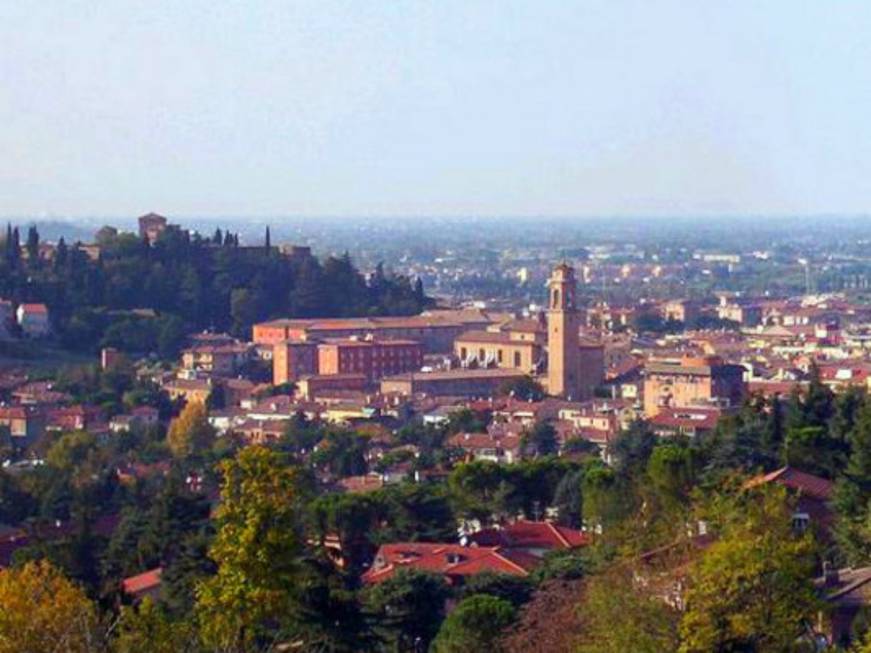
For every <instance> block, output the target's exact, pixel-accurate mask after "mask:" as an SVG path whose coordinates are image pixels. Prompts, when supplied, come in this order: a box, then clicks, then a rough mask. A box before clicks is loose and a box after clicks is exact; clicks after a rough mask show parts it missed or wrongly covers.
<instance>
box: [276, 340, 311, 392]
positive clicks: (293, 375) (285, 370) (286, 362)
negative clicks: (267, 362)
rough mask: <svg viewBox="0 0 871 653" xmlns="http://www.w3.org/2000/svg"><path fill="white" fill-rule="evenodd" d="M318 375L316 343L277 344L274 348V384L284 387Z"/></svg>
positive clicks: (287, 342) (286, 342) (287, 341)
mask: <svg viewBox="0 0 871 653" xmlns="http://www.w3.org/2000/svg"><path fill="white" fill-rule="evenodd" d="M317 373H318V346H317V343H314V342H291V341H289V340H284V341H282V342H277V343H275V345H274V346H273V348H272V383H273V384H274V385H282V384H284V383H290V382H292V381H294V380H296V379H299V378H300V377H302V376H306V375H309V374H317Z"/></svg>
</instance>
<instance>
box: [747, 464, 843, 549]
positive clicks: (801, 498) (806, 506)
mask: <svg viewBox="0 0 871 653" xmlns="http://www.w3.org/2000/svg"><path fill="white" fill-rule="evenodd" d="M768 483H776V484H777V485H780V486H783V487H785V488H786V489H787V490H788V491H789V492H790V494H793V495H795V496H796V497H797V503H796V506H795V512H794V514H793V516H792V520H793V526H794V527H795V528H796V529H799V530H804V529H806V528H808V527H809V526H811V525H812V524H815V525H817V526H818V527H819V528H820V529H821V530H822V535H823V536H827V534H828V531H829V529H830V528H831V525H832V521H833V520H834V515H833V513H832V509H831V508H830V506H829V503H830V502H831V500H832V495H833V492H834V483H832V481H830V480H828V479H825V478H822V477H820V476H814V475H813V474H808V473H807V472H803V471H801V470H798V469H795V468H794V467H790V466H789V465H787V466H786V467H781V468H780V469H776V470H774V471H773V472H770V473H768V474H762V475H760V476H756V477H754V478H751V479H750V480H749V481H747V482H746V483H745V484H744V488H745V489H752V488H754V487H759V486H761V485H766V484H768Z"/></svg>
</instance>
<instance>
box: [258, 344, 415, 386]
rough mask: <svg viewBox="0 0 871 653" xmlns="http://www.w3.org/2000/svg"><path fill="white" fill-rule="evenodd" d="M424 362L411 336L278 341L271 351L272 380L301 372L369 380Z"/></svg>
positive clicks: (290, 378)
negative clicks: (357, 376) (379, 338)
mask: <svg viewBox="0 0 871 653" xmlns="http://www.w3.org/2000/svg"><path fill="white" fill-rule="evenodd" d="M422 365H423V347H422V345H421V344H420V343H419V342H416V341H414V340H375V339H371V338H367V339H364V340H361V339H358V338H331V339H328V340H325V341H324V342H294V341H284V342H280V343H277V344H276V345H275V346H274V347H273V352H272V382H273V383H274V384H275V385H281V384H283V383H289V382H292V381H296V380H297V379H300V378H301V377H303V376H310V375H319V376H337V375H355V374H362V375H363V376H364V377H365V378H366V379H367V380H368V381H378V380H380V379H381V378H383V377H385V376H391V375H393V374H401V373H402V372H415V371H417V370H419V369H420V368H421V366H422Z"/></svg>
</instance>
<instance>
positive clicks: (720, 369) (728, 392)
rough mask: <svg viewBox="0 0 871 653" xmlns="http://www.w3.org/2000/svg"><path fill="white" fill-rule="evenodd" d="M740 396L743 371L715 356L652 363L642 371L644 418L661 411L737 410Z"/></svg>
mask: <svg viewBox="0 0 871 653" xmlns="http://www.w3.org/2000/svg"><path fill="white" fill-rule="evenodd" d="M744 395H745V385H744V368H743V367H741V366H740V365H727V364H724V363H723V360H722V359H721V358H720V357H719V356H705V357H702V358H690V357H685V358H681V359H677V360H661V361H653V362H650V363H648V364H647V366H646V368H645V377H644V414H645V416H647V417H654V416H655V415H657V414H658V413H659V412H660V410H661V409H662V408H664V407H670V408H690V407H693V406H696V407H698V406H705V405H708V406H710V405H712V404H715V405H724V406H738V405H740V404H741V402H742V401H743V399H744Z"/></svg>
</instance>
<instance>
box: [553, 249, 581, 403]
mask: <svg viewBox="0 0 871 653" xmlns="http://www.w3.org/2000/svg"><path fill="white" fill-rule="evenodd" d="M547 287H548V296H549V300H548V307H549V308H548V315H547V391H548V392H549V393H550V394H552V395H554V396H557V397H564V398H566V399H578V398H580V396H581V383H580V378H579V377H580V372H581V365H580V360H579V359H580V351H579V348H580V342H579V317H578V311H577V308H576V304H575V270H574V268H572V267H571V266H570V265H568V264H566V263H563V264H561V265H558V266H556V267H555V268H554V270H553V273H552V274H551V277H550V279H549V280H548V282H547Z"/></svg>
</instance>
